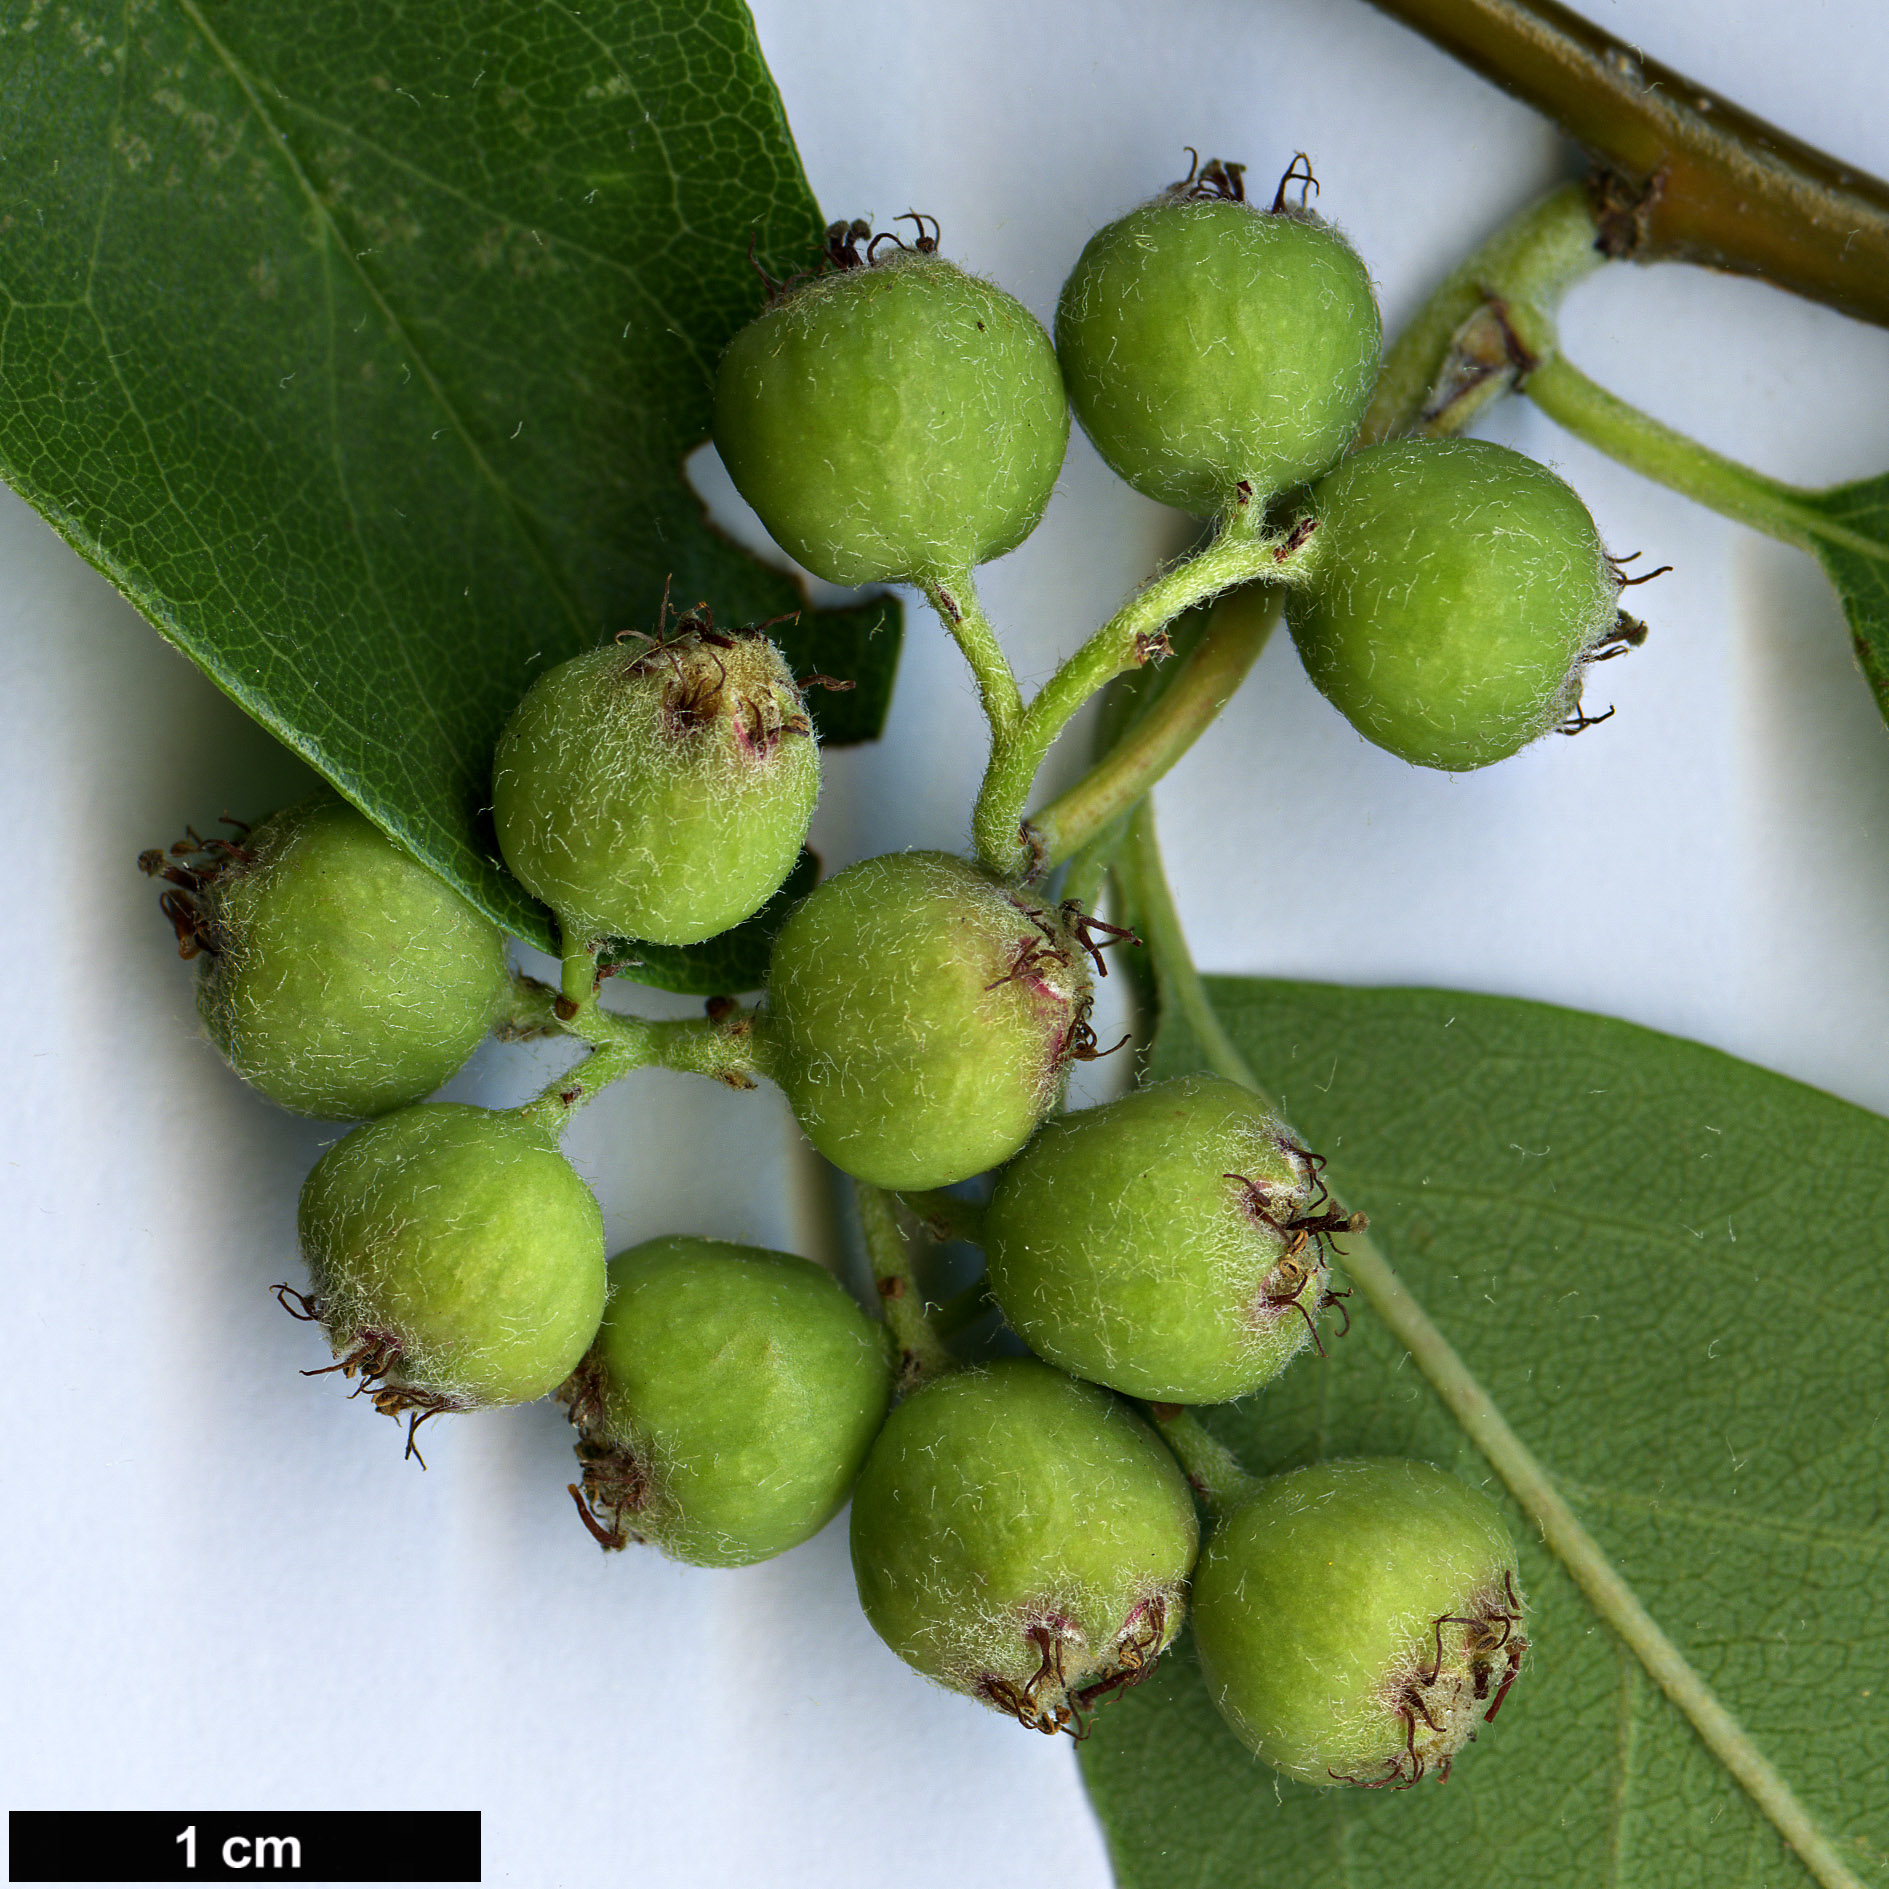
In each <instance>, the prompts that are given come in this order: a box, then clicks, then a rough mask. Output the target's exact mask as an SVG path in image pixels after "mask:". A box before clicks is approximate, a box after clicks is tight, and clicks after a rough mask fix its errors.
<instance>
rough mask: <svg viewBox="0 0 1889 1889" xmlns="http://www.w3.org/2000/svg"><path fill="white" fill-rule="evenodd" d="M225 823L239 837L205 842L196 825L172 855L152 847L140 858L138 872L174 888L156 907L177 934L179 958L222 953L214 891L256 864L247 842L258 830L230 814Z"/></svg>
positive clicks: (213, 955) (178, 842)
mask: <svg viewBox="0 0 1889 1889" xmlns="http://www.w3.org/2000/svg"><path fill="white" fill-rule="evenodd" d="M222 820H223V824H224V825H225V826H228V827H234V828H235V830H236V837H235V839H233V840H226V839H205V838H204V837H203V836H202V834H200V833H199V832H198V831H197V829H196V828H195V827H193V826H187V827H185V828H184V837H183V838H182V839H180V840H178V841H177V842H176V843H175V844H174V845H173V846H171V847H170V849H169V850H168V851H167V850H166V849H165V848H163V847H161V846H152V847H147V848H146V849H145V851H143V852H141V853H140V854H139V855H138V870H139V871H140V872H142V873H144V874H145V875H146V876H147V877H149V878H153V879H164V880H167V881H169V883H170V885H171V888H172V889H171V890H170V891H168V892H166V893H164V894H163V895H162V896H161V897H160V898H159V899H158V902H157V903H158V909H159V911H161V912H162V913H163V914H164V916H165V917H166V918H168V919H169V920H170V922H171V929H172V930H173V931H175V932H176V934H177V955H178V956H179V957H180V958H194V957H196V956H197V955H198V953H199V952H201V953H203V954H204V955H206V956H208V957H212V958H213V957H215V956H216V955H217V954H218V952H219V951H220V950H221V948H222V947H221V944H220V941H219V939H218V936H217V928H216V921H215V918H214V916H213V904H212V901H211V900H210V898H209V892H210V888H211V887H212V886H214V885H215V884H216V882H217V881H218V880H219V879H222V878H224V877H226V876H227V875H228V874H229V873H231V872H233V871H240V870H243V869H246V868H248V867H250V866H253V865H254V864H255V863H256V855H255V854H254V853H253V852H251V851H250V850H249V849H248V848H247V846H246V845H245V844H244V842H245V841H247V840H248V838H249V836H250V834H251V833H252V832H253V831H254V830H255V829H254V828H253V827H252V825H251V824H250V822H249V821H247V820H239V819H237V818H236V817H235V815H233V814H228V813H226V814H224V815H223V816H222Z"/></svg>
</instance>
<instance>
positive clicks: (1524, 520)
mask: <svg viewBox="0 0 1889 1889" xmlns="http://www.w3.org/2000/svg"><path fill="white" fill-rule="evenodd" d="M1310 504H1311V508H1312V511H1313V513H1314V514H1315V515H1316V517H1317V519H1318V524H1319V532H1318V539H1319V547H1318V559H1317V562H1316V564H1315V565H1314V566H1313V568H1312V571H1311V575H1310V578H1309V581H1308V583H1307V584H1306V587H1305V588H1304V589H1303V590H1299V591H1295V592H1294V593H1293V594H1292V596H1291V597H1290V599H1289V601H1288V602H1287V605H1286V620H1287V623H1288V625H1289V627H1290V628H1291V631H1292V640H1293V641H1294V642H1295V643H1296V644H1297V645H1298V649H1299V655H1300V658H1301V659H1302V660H1303V662H1304V664H1305V670H1306V673H1307V674H1308V675H1309V676H1310V677H1311V678H1312V681H1313V683H1314V684H1315V685H1316V686H1317V687H1318V689H1319V690H1320V692H1321V693H1322V694H1323V695H1324V696H1325V697H1326V698H1327V699H1328V700H1329V701H1330V702H1331V704H1332V706H1333V707H1334V708H1336V709H1337V710H1338V711H1339V712H1340V713H1341V714H1342V715H1343V716H1344V717H1345V719H1346V720H1347V721H1349V722H1350V723H1351V725H1352V726H1353V727H1354V728H1356V729H1357V731H1358V732H1359V733H1360V734H1361V735H1363V736H1364V737H1365V739H1366V740H1368V741H1374V742H1375V743H1376V744H1377V745H1378V746H1379V747H1380V748H1388V749H1389V750H1390V752H1391V753H1392V754H1395V755H1399V756H1401V757H1402V758H1403V759H1404V760H1406V761H1412V762H1415V763H1416V764H1417V765H1418V766H1419V767H1435V768H1450V769H1465V768H1475V767H1486V766H1488V764H1489V763H1490V762H1492V761H1500V760H1502V759H1504V758H1505V757H1507V756H1508V755H1511V754H1514V753H1515V752H1516V751H1517V750H1518V749H1520V748H1523V747H1526V746H1527V745H1528V743H1529V742H1531V741H1533V740H1535V739H1536V737H1537V736H1540V735H1544V734H1546V733H1547V732H1548V731H1549V730H1550V729H1551V728H1555V727H1557V726H1566V727H1568V728H1570V730H1572V729H1573V728H1574V727H1577V726H1580V725H1582V722H1581V717H1580V714H1579V711H1580V703H1581V685H1582V680H1583V676H1584V674H1585V671H1586V667H1587V664H1588V663H1589V662H1591V661H1592V660H1594V659H1595V657H1596V656H1598V655H1601V654H1606V653H1615V652H1617V651H1618V650H1619V649H1620V648H1623V647H1625V646H1626V645H1627V644H1629V643H1633V642H1637V641H1639V640H1641V638H1643V637H1644V635H1645V632H1644V630H1642V629H1641V628H1640V626H1639V625H1638V624H1635V623H1633V622H1632V621H1631V619H1628V618H1623V617H1622V616H1621V615H1620V612H1619V609H1618V607H1617V604H1616V601H1615V600H1616V598H1617V597H1618V595H1619V590H1620V577H1619V573H1618V570H1617V569H1616V567H1615V566H1614V565H1613V564H1611V563H1610V562H1609V560H1608V558H1607V554H1606V552H1605V551H1604V550H1603V549H1602V548H1601V542H1600V534H1599V532H1598V531H1597V530H1596V529H1595V527H1594V521H1593V519H1592V518H1590V517H1589V516H1588V512H1587V507H1586V506H1585V505H1583V504H1582V503H1581V501H1580V499H1579V498H1578V497H1577V496H1576V495H1575V493H1574V492H1573V491H1572V490H1571V489H1570V488H1569V487H1568V486H1567V485H1566V484H1565V483H1564V482H1563V481H1562V480H1560V479H1559V478H1557V477H1556V476H1555V475H1554V474H1553V473H1552V472H1550V471H1549V470H1548V469H1547V467H1546V466H1541V465H1537V464H1536V463H1535V461H1534V460H1532V459H1529V458H1527V457H1525V456H1524V455H1523V454H1521V453H1518V452H1512V451H1511V450H1510V449H1509V448H1508V447H1506V446H1497V445H1494V444H1493V443H1491V442H1489V441H1487V440H1469V439H1437V440H1431V439H1405V440H1391V441H1389V442H1387V443H1386V444H1384V445H1381V446H1371V447H1367V448H1365V450H1364V451H1362V452H1359V453H1354V454H1353V455H1352V456H1351V458H1349V459H1347V460H1346V461H1345V462H1344V464H1343V465H1341V466H1340V467H1339V468H1338V469H1337V470H1336V471H1335V472H1332V473H1330V474H1329V475H1327V476H1326V477H1325V478H1323V479H1321V480H1320V481H1319V482H1318V484H1317V485H1316V486H1314V487H1313V489H1312V494H1311V499H1310ZM1601 719H1604V718H1601Z"/></svg>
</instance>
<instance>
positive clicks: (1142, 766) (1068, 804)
mask: <svg viewBox="0 0 1889 1889" xmlns="http://www.w3.org/2000/svg"><path fill="white" fill-rule="evenodd" d="M1281 601H1282V593H1281V592H1280V591H1279V590H1277V589H1275V588H1273V587H1271V586H1266V587H1263V588H1262V587H1260V586H1257V585H1250V584H1249V585H1242V586H1241V587H1240V588H1238V589H1236V590H1233V591H1230V592H1228V593H1227V594H1226V595H1225V596H1223V597H1221V598H1220V600H1219V601H1218V602H1217V603H1216V604H1215V605H1214V607H1213V614H1212V615H1211V616H1210V617H1209V618H1208V622H1207V629H1206V632H1205V634H1204V635H1203V636H1202V637H1201V639H1200V641H1199V642H1198V643H1196V644H1195V645H1194V647H1193V648H1192V649H1191V650H1189V651H1188V653H1187V654H1186V655H1185V656H1184V657H1183V658H1182V659H1181V661H1180V662H1179V663H1178V664H1177V665H1176V668H1175V672H1174V674H1173V675H1172V676H1171V677H1169V678H1167V679H1166V682H1165V686H1164V687H1163V688H1162V690H1161V694H1160V696H1159V698H1158V699H1157V700H1156V701H1155V703H1154V704H1153V706H1152V707H1151V708H1149V710H1148V711H1147V713H1146V714H1144V715H1143V716H1142V717H1141V718H1140V720H1139V721H1137V722H1135V723H1134V725H1133V726H1132V727H1131V728H1130V729H1129V731H1128V732H1127V734H1126V735H1124V736H1123V738H1122V739H1121V740H1120V741H1119V742H1118V743H1117V744H1116V745H1115V746H1114V747H1113V748H1112V749H1110V751H1109V752H1108V753H1107V754H1105V755H1104V756H1103V757H1102V758H1101V760H1099V761H1098V762H1097V763H1096V764H1095V766H1093V767H1092V768H1090V770H1089V771H1088V773H1086V774H1085V775H1083V777H1082V778H1081V779H1080V780H1079V781H1077V782H1076V784H1075V785H1074V786H1073V787H1071V788H1069V789H1068V790H1067V791H1066V792H1065V793H1062V794H1059V795H1058V796H1057V797H1056V798H1055V799H1054V800H1052V801H1051V802H1050V803H1049V805H1048V806H1047V807H1044V808H1043V809H1042V810H1041V811H1040V812H1038V813H1035V814H1032V815H1031V817H1030V820H1029V823H1028V829H1027V834H1028V836H1030V844H1031V849H1032V850H1033V851H1034V852H1035V853H1037V855H1038V856H1039V857H1040V858H1041V859H1042V861H1043V863H1044V865H1045V866H1054V865H1057V864H1059V863H1060V862H1061V861H1063V860H1065V859H1068V858H1070V857H1071V856H1072V855H1073V854H1075V853H1077V852H1078V851H1080V850H1081V849H1082V848H1084V847H1086V846H1087V845H1088V844H1089V843H1090V842H1091V841H1092V840H1093V839H1094V838H1095V837H1096V836H1097V835H1098V834H1100V833H1102V832H1104V831H1105V830H1106V829H1107V828H1109V827H1110V826H1112V825H1113V824H1114V823H1115V822H1116V821H1117V820H1119V819H1120V818H1121V816H1122V815H1123V814H1125V813H1126V812H1127V811H1128V810H1129V808H1131V807H1132V806H1133V805H1134V804H1135V802H1136V801H1138V800H1139V799H1141V798H1142V796H1143V795H1144V794H1146V793H1147V791H1148V790H1149V788H1151V787H1152V786H1153V785H1154V784H1155V782H1156V781H1158V780H1159V779H1160V778H1161V777H1162V776H1163V775H1164V774H1166V773H1167V771H1168V770H1169V769H1170V768H1171V767H1172V766H1173V765H1174V764H1175V762H1177V761H1178V760H1179V759H1180V758H1181V756H1182V755H1184V754H1185V753H1186V752H1187V751H1188V749H1189V748H1191V747H1192V746H1193V745H1194V743H1195V742H1196V741H1198V740H1199V739H1200V737H1201V735H1202V734H1204V733H1205V732H1206V729H1207V727H1208V724H1209V723H1211V722H1212V721H1213V719H1214V717H1215V716H1216V715H1218V714H1219V713H1220V711H1221V710H1222V709H1223V708H1225V707H1226V705H1227V703H1228V702H1230V701H1231V700H1232V699H1233V694H1234V691H1235V690H1236V689H1238V687H1239V686H1240V684H1241V683H1242V682H1243V681H1245V679H1246V674H1247V671H1248V670H1250V669H1251V668H1252V666H1253V664H1254V663H1256V662H1257V661H1258V660H1259V655H1260V652H1261V651H1262V650H1263V649H1264V648H1265V647H1266V643H1267V640H1268V638H1270V637H1271V635H1272V632H1273V629H1274V626H1275V625H1276V624H1277V623H1278V621H1279V606H1280V603H1281ZM1086 876H1087V875H1086V874H1085V877H1086ZM1072 877H1073V875H1072ZM1068 896H1069V897H1071V898H1075V897H1079V896H1080V895H1079V894H1078V893H1076V892H1073V891H1072V892H1070V893H1069V894H1068ZM1091 899H1093V894H1091Z"/></svg>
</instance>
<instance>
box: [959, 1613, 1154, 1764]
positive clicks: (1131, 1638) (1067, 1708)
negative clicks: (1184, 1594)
mask: <svg viewBox="0 0 1889 1889" xmlns="http://www.w3.org/2000/svg"><path fill="white" fill-rule="evenodd" d="M1167 1620H1168V1598H1167V1596H1166V1595H1165V1594H1154V1595H1151V1596H1150V1597H1149V1598H1148V1599H1146V1600H1142V1601H1137V1602H1136V1603H1135V1605H1134V1606H1133V1607H1132V1608H1130V1609H1129V1613H1128V1618H1127V1619H1126V1620H1125V1621H1123V1623H1122V1629H1121V1631H1120V1632H1119V1633H1118V1634H1117V1635H1116V1636H1115V1638H1114V1640H1113V1642H1112V1643H1111V1644H1110V1646H1109V1648H1108V1650H1107V1652H1106V1653H1104V1654H1103V1656H1102V1657H1101V1659H1099V1660H1098V1661H1096V1663H1095V1665H1094V1666H1093V1667H1092V1668H1091V1669H1090V1674H1091V1676H1089V1677H1087V1678H1085V1679H1084V1680H1083V1682H1082V1683H1081V1684H1079V1685H1073V1686H1072V1685H1071V1683H1070V1679H1069V1673H1068V1658H1069V1649H1070V1648H1071V1647H1073V1646H1077V1645H1079V1644H1080V1642H1081V1637H1082V1636H1081V1635H1080V1633H1079V1632H1078V1631H1077V1630H1076V1627H1075V1624H1074V1623H1073V1622H1072V1621H1070V1620H1069V1619H1067V1618H1066V1617H1065V1616H1064V1615H1062V1614H1057V1613H1046V1614H1044V1616H1043V1617H1042V1619H1041V1620H1039V1621H1037V1622H1036V1623H1035V1624H1034V1625H1032V1626H1029V1627H1027V1628H1025V1629H1024V1634H1023V1638H1024V1640H1025V1642H1026V1643H1027V1644H1028V1645H1030V1646H1032V1647H1034V1648H1035V1649H1036V1651H1037V1653H1038V1656H1039V1657H1038V1661H1037V1668H1036V1671H1035V1672H1034V1673H1032V1674H1031V1675H1030V1677H1029V1679H1028V1680H1026V1681H1025V1682H1024V1683H1023V1684H1022V1685H1018V1684H1017V1683H1016V1682H1015V1681H1014V1680H1010V1679H1005V1678H1002V1677H1001V1676H999V1675H998V1674H996V1673H985V1674H984V1675H983V1676H982V1677H981V1678H980V1679H979V1680H978V1681H977V1684H976V1686H975V1687H974V1689H973V1690H974V1691H975V1692H976V1695H977V1697H978V1698H980V1699H982V1700H983V1701H984V1702H985V1704H987V1705H991V1706H994V1707H995V1708H996V1709H997V1710H998V1711H999V1712H1003V1713H1006V1714H1008V1715H1009V1716H1010V1717H1011V1718H1014V1719H1015V1720H1016V1721H1017V1723H1018V1724H1019V1725H1022V1726H1024V1727H1025V1728H1026V1729H1027V1730H1029V1731H1033V1732H1041V1733H1043V1734H1044V1736H1045V1737H1050V1738H1053V1737H1054V1736H1055V1735H1056V1734H1057V1733H1058V1732H1067V1733H1068V1734H1069V1736H1070V1737H1071V1738H1073V1739H1074V1740H1075V1741H1076V1743H1078V1744H1080V1743H1082V1741H1083V1740H1084V1739H1085V1738H1087V1737H1088V1736H1089V1733H1090V1732H1091V1731H1092V1730H1093V1729H1094V1715H1095V1712H1096V1710H1097V1709H1098V1708H1099V1707H1101V1706H1104V1705H1106V1704H1107V1703H1108V1702H1109V1700H1111V1699H1114V1698H1118V1697H1120V1695H1121V1694H1122V1693H1124V1692H1126V1691H1127V1690H1128V1688H1129V1687H1130V1686H1138V1685H1140V1683H1141V1682H1142V1680H1144V1679H1146V1678H1147V1676H1148V1675H1149V1674H1150V1673H1151V1672H1153V1671H1154V1666H1155V1662H1156V1660H1158V1659H1159V1658H1160V1656H1161V1648H1162V1645H1163V1643H1164V1641H1165V1640H1166V1637H1167Z"/></svg>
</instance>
